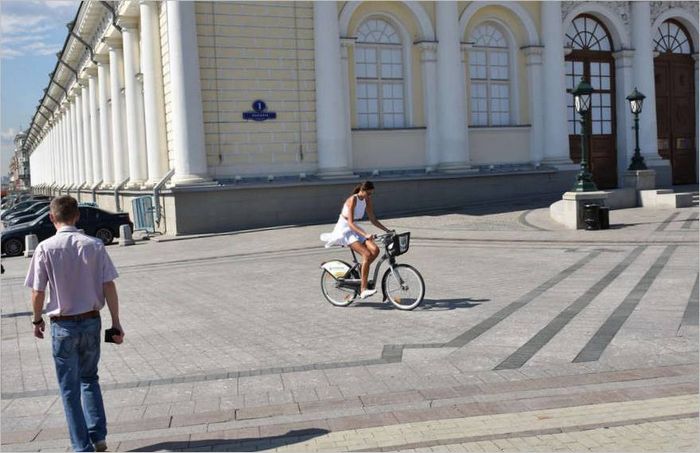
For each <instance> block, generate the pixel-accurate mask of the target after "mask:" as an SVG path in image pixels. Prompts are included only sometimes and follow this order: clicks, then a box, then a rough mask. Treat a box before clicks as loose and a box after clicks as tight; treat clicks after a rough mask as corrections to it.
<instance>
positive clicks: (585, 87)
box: [571, 77, 598, 192]
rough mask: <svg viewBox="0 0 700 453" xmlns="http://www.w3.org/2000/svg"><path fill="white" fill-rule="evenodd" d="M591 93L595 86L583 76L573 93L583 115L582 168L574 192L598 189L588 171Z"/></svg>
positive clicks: (577, 108) (578, 110)
mask: <svg viewBox="0 0 700 453" xmlns="http://www.w3.org/2000/svg"><path fill="white" fill-rule="evenodd" d="M591 93H593V87H592V86H591V85H590V84H589V83H588V82H586V81H585V80H584V79H583V77H581V81H580V82H579V84H578V86H577V87H576V89H575V90H574V91H573V92H572V93H571V94H573V95H574V106H575V108H576V112H577V113H578V114H579V115H581V169H580V170H579V172H578V175H576V184H574V187H573V189H571V191H572V192H593V191H596V190H598V188H597V187H596V186H595V183H594V182H593V179H592V175H591V173H590V172H589V171H588V155H587V154H588V153H587V147H586V115H588V112H589V110H590V109H591Z"/></svg>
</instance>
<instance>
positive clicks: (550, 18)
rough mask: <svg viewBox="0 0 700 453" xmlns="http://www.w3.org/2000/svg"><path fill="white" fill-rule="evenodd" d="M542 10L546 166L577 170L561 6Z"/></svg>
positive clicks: (557, 3)
mask: <svg viewBox="0 0 700 453" xmlns="http://www.w3.org/2000/svg"><path fill="white" fill-rule="evenodd" d="M540 8H541V10H540V12H541V13H540V14H541V23H542V43H543V44H544V50H543V53H542V57H543V66H544V67H543V69H544V70H543V74H542V85H543V86H542V98H541V99H542V102H543V103H544V106H543V116H544V124H546V125H547V126H546V127H545V128H544V130H543V142H544V144H545V146H544V162H545V163H547V164H550V165H555V166H559V167H564V168H566V167H569V168H574V166H573V163H572V161H571V158H570V157H569V125H568V123H567V119H566V118H567V117H566V114H567V111H566V84H565V78H564V42H563V38H564V31H563V30H562V18H561V2H560V1H546V2H541V3H540ZM531 99H532V98H531ZM535 100H536V99H535Z"/></svg>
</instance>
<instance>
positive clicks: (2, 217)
mask: <svg viewBox="0 0 700 453" xmlns="http://www.w3.org/2000/svg"><path fill="white" fill-rule="evenodd" d="M34 203H36V201H34V200H25V201H20V202H19V203H17V204H15V205H14V206H12V207H11V208H9V209H5V210H4V211H3V213H2V215H0V220H5V218H6V217H7V216H8V215H10V214H14V213H15V212H19V211H22V210H23V209H27V208H28V207H30V206H31V205H33V204H34Z"/></svg>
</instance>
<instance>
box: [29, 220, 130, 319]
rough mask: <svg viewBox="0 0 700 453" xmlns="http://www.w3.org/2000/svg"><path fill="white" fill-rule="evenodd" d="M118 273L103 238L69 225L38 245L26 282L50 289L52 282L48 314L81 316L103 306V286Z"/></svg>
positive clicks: (39, 288)
mask: <svg viewBox="0 0 700 453" xmlns="http://www.w3.org/2000/svg"><path fill="white" fill-rule="evenodd" d="M118 276H119V274H118V273H117V270H116V269H115V268H114V264H112V260H111V259H110V257H109V255H108V254H107V251H106V250H105V247H104V244H103V243H102V241H100V240H99V239H95V238H93V237H90V236H86V235H85V234H82V233H80V232H79V231H78V230H77V229H76V228H75V227H68V226H67V227H62V228H61V229H60V230H58V231H57V232H56V234H55V235H54V236H53V237H51V238H49V239H46V240H45V241H42V242H41V243H40V244H39V245H38V246H37V248H36V251H35V252H34V255H33V256H32V261H31V263H29V271H28V272H27V278H26V279H25V281H24V285H25V286H27V287H29V288H32V289H34V290H36V291H46V286H47V284H48V287H49V291H48V296H49V297H48V303H47V305H46V314H47V315H48V316H58V315H60V316H66V315H79V314H81V313H85V312H88V311H92V310H100V309H102V307H104V305H105V295H104V291H103V289H102V285H103V284H104V283H106V282H111V281H112V280H114V279H115V278H117V277H118Z"/></svg>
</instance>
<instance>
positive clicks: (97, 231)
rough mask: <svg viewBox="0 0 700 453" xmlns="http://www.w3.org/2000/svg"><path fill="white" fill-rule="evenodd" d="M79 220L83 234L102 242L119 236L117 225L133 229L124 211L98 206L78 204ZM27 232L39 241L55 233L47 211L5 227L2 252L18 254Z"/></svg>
mask: <svg viewBox="0 0 700 453" xmlns="http://www.w3.org/2000/svg"><path fill="white" fill-rule="evenodd" d="M78 209H79V210H80V220H78V223H77V224H76V228H78V229H81V230H83V231H85V234H87V235H89V236H94V237H96V238H98V239H101V240H102V242H104V243H105V245H107V244H111V243H112V241H114V238H115V237H119V227H120V226H121V225H129V228H131V230H132V231H133V230H134V224H133V223H132V222H131V219H129V214H127V213H125V212H120V213H113V212H107V211H103V210H102V209H99V208H93V207H89V206H80V207H78ZM28 234H36V235H37V238H38V239H39V242H41V241H43V240H45V239H48V238H50V237H51V236H53V235H54V234H56V228H54V226H53V224H52V223H51V220H50V219H49V213H48V212H46V213H44V214H43V215H41V216H40V217H38V218H37V219H36V220H34V221H33V222H30V223H22V224H19V225H15V226H10V227H7V228H5V230H4V231H3V232H2V253H4V254H5V255H7V256H18V255H21V254H22V252H24V237H25V236H26V235H28Z"/></svg>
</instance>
